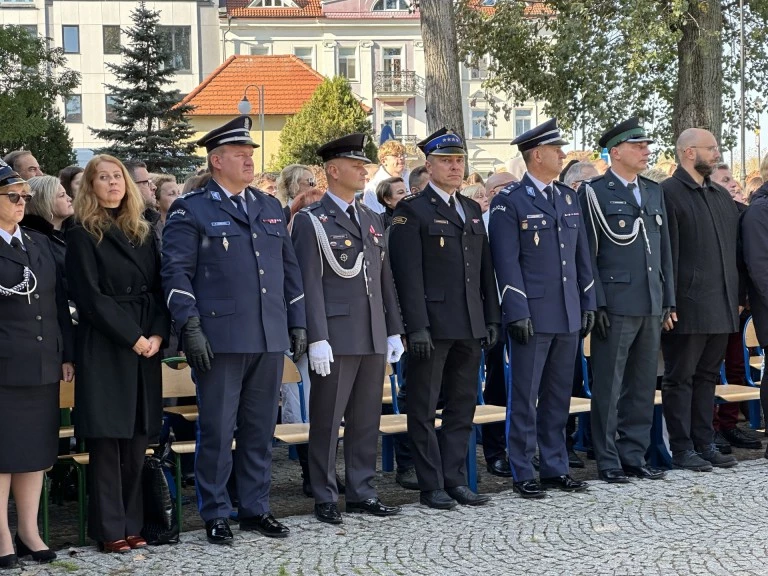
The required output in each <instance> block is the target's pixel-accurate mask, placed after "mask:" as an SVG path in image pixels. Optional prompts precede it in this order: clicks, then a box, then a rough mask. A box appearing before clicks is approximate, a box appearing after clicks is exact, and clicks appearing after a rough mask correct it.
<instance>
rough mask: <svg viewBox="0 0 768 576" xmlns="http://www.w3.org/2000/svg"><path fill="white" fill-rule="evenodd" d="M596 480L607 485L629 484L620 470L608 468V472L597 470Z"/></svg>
mask: <svg viewBox="0 0 768 576" xmlns="http://www.w3.org/2000/svg"><path fill="white" fill-rule="evenodd" d="M597 476H598V478H600V480H602V481H603V482H608V483H609V484H629V478H628V477H627V475H626V474H624V470H622V469H621V468H609V469H608V470H598V472H597Z"/></svg>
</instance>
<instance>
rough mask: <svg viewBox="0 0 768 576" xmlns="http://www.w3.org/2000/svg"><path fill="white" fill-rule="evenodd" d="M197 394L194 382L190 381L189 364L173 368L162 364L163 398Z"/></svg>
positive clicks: (190, 371)
mask: <svg viewBox="0 0 768 576" xmlns="http://www.w3.org/2000/svg"><path fill="white" fill-rule="evenodd" d="M188 396H197V390H196V389H195V383H194V382H193V381H192V370H191V369H190V368H189V366H186V365H185V366H184V368H180V369H173V368H171V367H170V366H169V365H168V364H163V398H185V397H188Z"/></svg>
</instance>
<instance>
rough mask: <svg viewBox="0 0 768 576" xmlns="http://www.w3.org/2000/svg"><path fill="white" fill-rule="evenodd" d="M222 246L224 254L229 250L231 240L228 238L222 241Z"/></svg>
mask: <svg viewBox="0 0 768 576" xmlns="http://www.w3.org/2000/svg"><path fill="white" fill-rule="evenodd" d="M221 245H222V246H224V252H226V251H228V250H229V240H227V238H226V237H224V240H222V241H221Z"/></svg>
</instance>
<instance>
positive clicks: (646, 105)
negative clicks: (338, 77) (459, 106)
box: [456, 0, 768, 148]
mask: <svg viewBox="0 0 768 576" xmlns="http://www.w3.org/2000/svg"><path fill="white" fill-rule="evenodd" d="M477 4H478V1H477V0H457V2H456V5H457V14H458V17H457V27H458V36H459V42H458V45H459V47H460V56H461V57H462V58H464V59H465V60H466V61H467V62H468V63H470V64H472V63H473V62H477V59H478V56H480V55H485V54H488V55H490V56H491V57H492V60H491V65H490V67H489V76H488V79H487V80H486V81H485V88H486V90H488V91H489V92H495V93H505V94H506V95H507V101H506V102H504V103H502V104H499V105H497V106H496V110H495V113H496V114H502V113H503V114H506V115H507V116H508V115H509V113H510V111H511V110H512V109H513V108H514V107H516V106H519V105H520V104H521V103H523V102H525V101H528V100H538V101H540V102H545V105H544V111H545V112H546V113H547V114H550V115H552V116H556V117H557V118H558V120H559V121H560V123H561V124H562V125H564V126H565V127H566V128H574V127H575V128H578V129H579V131H582V130H583V131H584V133H585V141H584V142H583V143H582V142H578V143H577V144H578V145H580V146H581V145H582V144H583V146H584V147H586V148H592V147H594V146H595V145H596V144H595V141H596V139H597V136H598V135H599V134H600V133H601V132H602V131H603V130H604V129H605V127H606V126H609V125H610V124H611V123H613V122H615V121H618V120H620V119H623V118H626V117H628V116H631V115H634V114H637V115H640V116H641V117H643V118H644V119H645V120H646V123H647V125H649V126H650V127H651V128H652V131H653V134H654V136H655V137H656V139H657V140H658V141H659V142H660V143H661V144H663V145H667V146H669V145H671V144H672V143H673V141H674V138H675V137H676V135H677V133H679V131H680V129H681V128H682V127H684V126H683V125H684V124H686V123H688V124H689V123H690V121H691V118H694V119H699V120H698V123H699V124H700V125H701V124H702V123H703V122H702V120H700V119H701V118H710V119H711V120H712V124H713V125H711V126H709V128H710V129H711V130H712V131H713V132H714V133H715V134H716V135H718V136H719V135H720V132H721V126H720V125H718V124H720V120H722V124H724V130H723V144H725V145H728V144H729V143H731V142H732V138H733V133H734V131H733V127H734V125H736V124H737V120H738V101H737V100H736V99H735V95H734V86H735V84H738V56H739V38H738V33H739V2H734V1H732V0H723V1H721V2H719V1H718V0H538V1H537V2H523V1H519V0H497V2H496V5H495V10H494V11H493V13H491V14H489V13H487V12H483V11H480V10H478V9H477ZM744 4H745V11H744V14H745V20H746V32H747V40H746V42H745V45H746V51H747V58H746V60H747V73H746V82H745V88H746V89H747V91H751V90H758V91H761V89H762V87H763V86H765V83H766V80H768V55H767V54H766V50H768V47H767V46H766V42H765V38H764V34H765V30H766V23H768V0H750V1H749V2H744ZM526 6H528V8H526ZM531 6H533V7H534V8H536V7H538V8H543V10H532V8H531ZM714 11H719V12H721V16H720V17H719V19H714V26H711V27H710V28H707V25H706V24H705V22H704V21H705V20H712V19H711V18H709V19H707V18H706V17H707V16H708V15H712V14H713V13H714ZM686 31H687V32H692V33H688V34H684V32H686ZM689 38H694V39H693V40H689ZM713 46H716V47H718V48H719V49H720V53H713V52H712V47H713ZM702 60H703V62H704V64H703V65H704V67H705V68H706V66H707V65H710V66H715V67H718V66H719V67H720V68H721V70H720V71H719V72H718V74H717V75H716V76H717V77H719V78H722V80H721V81H720V82H719V83H714V85H713V83H710V82H706V81H702V82H701V83H700V85H699V86H696V90H699V91H701V92H700V94H701V95H702V96H704V95H708V96H710V98H709V99H708V98H705V97H702V98H699V97H698V95H697V94H694V95H693V99H694V101H688V100H686V99H685V98H683V100H685V101H679V100H680V99H677V98H676V95H677V92H678V88H679V86H678V81H679V78H680V76H681V73H680V72H681V69H682V67H688V66H701V62H702ZM707 72H711V70H709V71H707V70H705V71H704V73H703V74H701V75H700V76H701V77H703V78H706V77H707V76H709V77H712V76H713V75H712V74H707ZM694 76H697V75H696V74H694ZM753 94H754V96H757V93H754V92H753ZM713 96H715V97H713ZM686 98H688V96H686ZM713 102H714V103H721V104H712V103H713ZM702 106H709V107H710V108H711V107H712V106H715V107H716V108H718V109H716V110H711V109H709V110H701V109H700V108H701V107H702ZM747 106H748V110H747V116H748V118H756V114H755V113H754V102H753V101H752V100H751V99H750V101H749V102H748V103H747ZM696 107H698V108H699V110H695V108H696ZM690 108H694V110H693V111H692V110H691V109H690ZM750 124H752V123H750V122H748V125H750Z"/></svg>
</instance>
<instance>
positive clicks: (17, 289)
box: [0, 266, 37, 303]
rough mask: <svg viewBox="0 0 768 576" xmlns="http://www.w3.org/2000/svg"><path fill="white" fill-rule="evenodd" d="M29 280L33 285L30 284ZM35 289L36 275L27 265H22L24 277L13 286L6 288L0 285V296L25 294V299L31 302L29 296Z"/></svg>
mask: <svg viewBox="0 0 768 576" xmlns="http://www.w3.org/2000/svg"><path fill="white" fill-rule="evenodd" d="M30 280H32V281H33V282H34V285H32V286H30ZM35 290H37V276H35V273H34V272H32V270H30V269H29V267H28V266H24V278H23V280H22V281H21V282H19V283H18V284H16V286H14V287H13V288H6V287H5V286H3V285H0V296H26V297H27V301H28V302H30V303H31V300H30V298H29V297H30V296H31V295H32V294H33V293H34V292H35Z"/></svg>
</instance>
